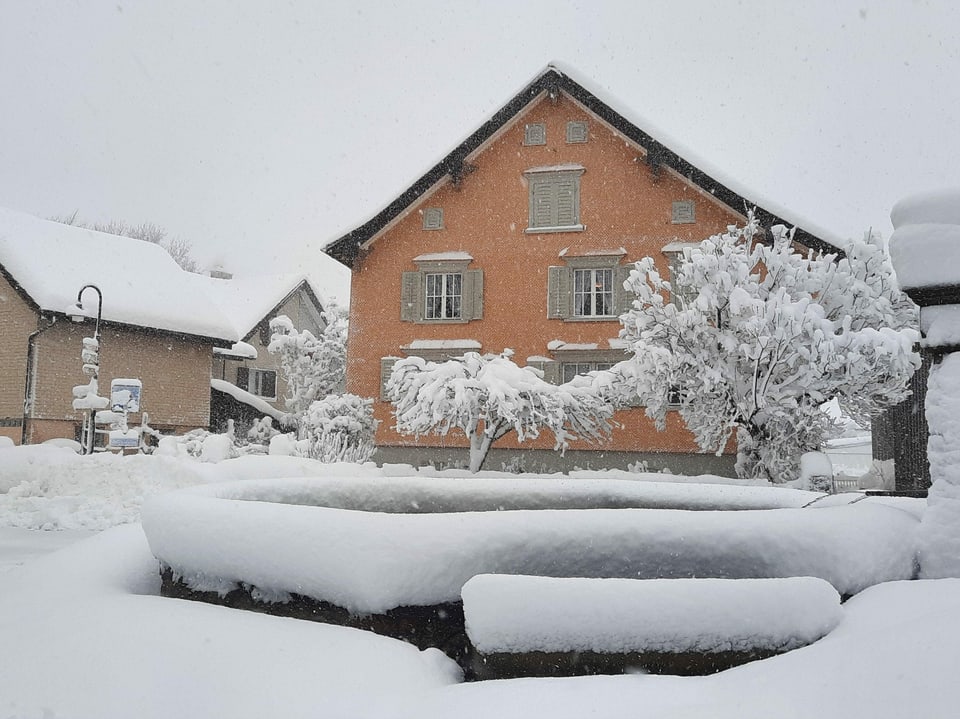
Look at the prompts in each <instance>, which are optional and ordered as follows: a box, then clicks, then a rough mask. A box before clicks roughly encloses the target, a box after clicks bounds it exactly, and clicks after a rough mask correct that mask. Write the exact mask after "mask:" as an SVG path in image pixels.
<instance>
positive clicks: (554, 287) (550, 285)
mask: <svg viewBox="0 0 960 719" xmlns="http://www.w3.org/2000/svg"><path fill="white" fill-rule="evenodd" d="M569 316H570V268H569V267H549V268H547V318H548V319H552V320H555V319H564V318H566V317H569Z"/></svg>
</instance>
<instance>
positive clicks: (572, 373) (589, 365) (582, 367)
mask: <svg viewBox="0 0 960 719" xmlns="http://www.w3.org/2000/svg"><path fill="white" fill-rule="evenodd" d="M611 367H613V362H564V363H563V364H562V365H561V371H560V381H561V382H563V383H564V384H565V383H567V382H569V381H570V380H572V379H573V378H574V377H576V376H577V375H581V374H588V373H590V372H595V371H597V370H602V369H610V368H611Z"/></svg>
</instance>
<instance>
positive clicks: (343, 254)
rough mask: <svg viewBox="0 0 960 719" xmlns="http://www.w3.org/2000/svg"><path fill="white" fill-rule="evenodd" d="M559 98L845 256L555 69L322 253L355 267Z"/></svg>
mask: <svg viewBox="0 0 960 719" xmlns="http://www.w3.org/2000/svg"><path fill="white" fill-rule="evenodd" d="M558 92H563V93H566V94H567V95H569V96H570V97H572V98H573V99H574V100H576V101H577V102H579V103H580V104H581V105H583V106H584V107H585V108H586V109H587V110H588V111H590V112H592V113H593V114H594V115H596V116H597V117H599V118H600V119H602V120H603V121H604V122H606V123H608V124H609V125H610V126H612V127H613V128H615V129H616V130H617V131H618V132H620V133H621V134H622V135H623V136H624V137H625V138H627V139H629V140H631V141H633V142H634V143H636V144H637V145H639V146H640V147H642V148H643V149H644V150H645V151H646V157H647V161H648V162H650V163H651V164H654V165H661V166H663V165H665V166H668V167H670V168H672V169H673V170H675V171H676V172H677V173H679V174H680V175H682V176H684V177H686V178H688V179H689V180H690V181H691V182H693V183H694V184H696V185H697V186H699V187H700V188H702V189H703V190H705V191H707V192H709V193H711V194H712V195H713V196H714V197H716V198H717V199H718V200H720V201H721V202H723V203H724V204H726V205H727V206H728V207H730V208H732V209H733V210H735V211H738V212H740V211H742V210H744V209H746V208H750V207H756V211H757V217H758V219H759V220H760V223H761V225H762V226H764V227H770V226H773V225H778V224H781V225H787V226H791V227H796V228H797V230H796V235H795V237H794V239H795V240H796V241H797V242H800V243H802V244H804V245H806V246H807V247H811V248H813V249H817V250H823V251H824V252H833V253H839V254H842V252H841V251H840V249H839V246H840V244H841V240H840V239H839V238H837V237H835V236H833V235H832V234H831V233H829V232H826V231H824V230H821V229H818V228H816V227H815V226H813V225H812V224H811V223H809V222H805V221H803V220H799V219H798V218H795V217H792V216H790V213H789V212H788V211H787V210H785V209H784V208H782V207H779V206H778V205H776V204H775V203H772V202H769V201H765V200H763V198H762V197H761V196H760V195H758V194H757V193H755V192H751V191H748V190H746V189H744V188H740V187H738V186H737V183H736V182H735V181H733V180H732V179H729V178H725V177H724V175H723V173H722V172H720V171H719V170H718V169H716V168H712V167H711V166H710V164H709V163H707V162H704V161H702V160H699V159H695V158H694V155H693V153H691V152H689V151H687V150H681V149H680V145H679V144H678V143H676V142H672V141H670V140H668V139H667V135H666V133H663V132H660V131H658V130H655V129H653V128H652V127H651V125H650V124H649V123H646V122H644V121H642V120H640V119H637V118H635V119H630V118H629V117H628V116H626V115H624V114H621V111H620V110H616V109H614V106H615V105H616V106H618V107H622V105H621V104H620V103H616V102H615V101H612V100H609V99H602V93H600V92H599V91H593V90H590V89H588V88H587V86H586V85H585V84H584V83H582V82H579V81H577V80H575V79H574V78H573V77H572V73H571V72H570V71H569V70H566V69H561V68H560V66H559V65H558V64H556V63H553V64H550V65H548V66H547V67H546V68H545V69H544V70H542V71H541V72H540V73H539V74H538V75H537V76H536V77H535V78H534V79H533V80H532V81H531V82H530V83H529V84H528V85H527V86H526V87H524V88H523V89H522V90H521V91H520V92H519V93H517V94H516V95H514V97H513V98H512V99H511V100H510V101H509V102H508V103H507V104H506V105H504V106H503V107H501V108H500V109H499V110H497V112H495V113H494V114H493V116H492V117H490V119H488V120H487V121H486V122H485V123H483V125H481V126H480V127H479V128H478V129H477V130H476V131H475V132H474V133H473V134H471V135H470V136H469V137H467V138H466V139H465V140H464V141H463V142H461V143H460V144H459V145H457V147H455V148H454V149H453V150H452V151H451V152H450V153H449V154H448V155H447V156H446V157H444V158H443V159H442V160H440V162H438V163H437V164H436V165H434V166H433V167H432V168H430V169H429V170H428V171H427V172H426V173H425V174H424V175H423V176H422V177H420V178H419V179H418V180H417V181H416V182H414V183H413V184H412V185H411V186H410V187H409V188H407V190H406V191H404V192H403V194H401V195H400V196H399V197H397V198H396V199H395V200H393V201H392V202H391V203H390V204H389V205H387V206H386V207H384V208H383V209H382V210H381V211H380V212H378V213H377V214H376V215H375V216H374V217H373V218H371V219H370V220H368V221H367V222H365V223H364V224H362V225H360V226H359V227H357V228H356V229H354V230H351V231H350V232H348V233H347V234H345V235H343V236H342V237H340V238H339V239H337V240H334V241H333V242H331V243H330V244H328V245H327V246H326V247H325V248H324V251H325V252H326V253H327V254H328V255H330V256H331V257H334V258H335V259H337V260H339V261H340V262H342V263H343V264H345V265H347V266H348V267H349V266H352V264H353V261H354V260H355V259H356V257H357V256H358V254H359V252H360V248H361V246H362V245H363V244H364V243H365V242H367V241H368V240H369V239H370V238H372V237H373V236H375V235H376V234H377V233H378V232H380V231H381V230H383V229H384V228H385V227H386V226H387V225H388V224H389V223H390V222H392V221H393V220H394V219H396V218H398V217H399V216H401V215H402V214H403V213H404V211H406V210H407V209H408V208H409V207H411V206H412V205H413V204H414V203H416V202H417V201H418V200H419V199H420V198H421V197H422V196H423V195H424V194H425V193H426V192H428V191H429V190H431V188H433V187H434V186H435V185H436V184H437V183H438V182H440V181H441V180H443V179H444V178H445V177H446V176H448V175H449V176H451V177H453V178H454V179H457V178H459V177H461V176H462V175H463V174H464V170H465V166H466V164H467V159H468V158H469V157H470V155H471V154H472V153H474V152H475V151H477V150H478V149H480V148H481V147H482V146H483V144H484V143H485V142H487V141H488V140H489V139H491V138H492V137H493V136H494V135H495V134H496V133H497V132H498V131H499V130H501V129H502V128H504V127H505V126H507V125H508V124H509V123H510V122H511V121H512V120H513V119H514V118H515V117H516V116H517V115H519V114H520V113H521V112H523V110H524V109H525V108H526V107H527V106H528V105H529V104H530V103H532V102H534V101H536V100H537V99H538V98H540V97H541V95H543V94H544V93H547V94H551V95H552V94H556V93H558ZM631 116H632V113H631ZM668 143H669V146H668ZM672 148H676V149H672ZM681 152H682V155H681Z"/></svg>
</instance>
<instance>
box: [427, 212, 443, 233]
mask: <svg viewBox="0 0 960 719" xmlns="http://www.w3.org/2000/svg"><path fill="white" fill-rule="evenodd" d="M423 229H425V230H442V229H443V208H441V207H428V208H427V209H425V210H424V211H423Z"/></svg>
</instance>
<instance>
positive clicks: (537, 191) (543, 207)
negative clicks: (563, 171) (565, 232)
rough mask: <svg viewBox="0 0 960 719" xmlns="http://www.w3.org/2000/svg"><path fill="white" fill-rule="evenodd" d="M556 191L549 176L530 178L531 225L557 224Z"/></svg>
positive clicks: (546, 225) (553, 225)
mask: <svg viewBox="0 0 960 719" xmlns="http://www.w3.org/2000/svg"><path fill="white" fill-rule="evenodd" d="M555 206H556V193H555V191H554V181H553V179H552V178H549V177H534V178H532V179H531V180H530V227H555V226H556V223H557V221H556V209H555Z"/></svg>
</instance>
